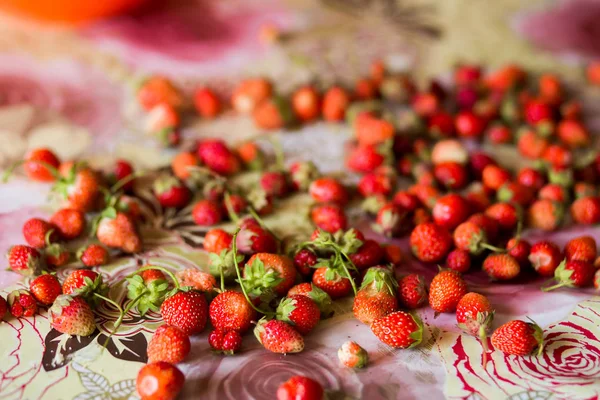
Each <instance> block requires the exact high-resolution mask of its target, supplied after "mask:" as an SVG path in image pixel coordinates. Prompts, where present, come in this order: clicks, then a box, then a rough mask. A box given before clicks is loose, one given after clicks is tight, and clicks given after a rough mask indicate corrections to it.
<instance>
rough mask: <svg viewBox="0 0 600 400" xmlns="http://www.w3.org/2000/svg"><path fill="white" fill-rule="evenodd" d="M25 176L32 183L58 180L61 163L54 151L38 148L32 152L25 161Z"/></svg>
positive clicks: (26, 156)
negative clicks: (57, 172) (57, 171)
mask: <svg viewBox="0 0 600 400" xmlns="http://www.w3.org/2000/svg"><path fill="white" fill-rule="evenodd" d="M23 162H24V165H23V169H24V170H25V174H26V175H27V177H28V178H29V179H31V180H32V181H38V182H53V181H55V180H56V169H58V166H59V165H60V161H59V159H58V157H57V156H56V154H54V152H52V150H49V149H46V148H43V147H42V148H37V149H33V150H31V151H30V152H29V153H27V155H25V159H24V160H23Z"/></svg>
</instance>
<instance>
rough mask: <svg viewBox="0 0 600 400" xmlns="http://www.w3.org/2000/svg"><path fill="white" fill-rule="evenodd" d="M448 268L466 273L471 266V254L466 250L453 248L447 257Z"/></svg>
mask: <svg viewBox="0 0 600 400" xmlns="http://www.w3.org/2000/svg"><path fill="white" fill-rule="evenodd" d="M446 268H449V269H451V270H453V271H456V272H459V273H461V274H464V273H465V272H467V271H468V270H469V269H470V268H471V254H470V253H469V252H468V251H466V250H461V249H454V250H452V251H451V252H450V253H448V257H446Z"/></svg>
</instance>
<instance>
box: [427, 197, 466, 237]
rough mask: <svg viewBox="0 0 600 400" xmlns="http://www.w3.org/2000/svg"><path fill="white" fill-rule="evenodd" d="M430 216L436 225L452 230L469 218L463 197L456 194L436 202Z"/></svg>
mask: <svg viewBox="0 0 600 400" xmlns="http://www.w3.org/2000/svg"><path fill="white" fill-rule="evenodd" d="M432 214H433V220H434V222H435V223H436V224H438V225H439V226H441V227H444V228H446V229H448V230H453V229H454V228H456V227H457V226H458V225H459V224H460V223H462V222H464V221H465V220H466V219H467V218H468V217H469V214H470V207H469V203H468V202H467V201H466V200H465V199H464V197H462V196H460V195H458V194H448V195H445V196H442V197H440V198H439V199H438V200H437V201H436V203H435V206H434V207H433V212H432Z"/></svg>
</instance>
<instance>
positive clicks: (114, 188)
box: [110, 172, 144, 193]
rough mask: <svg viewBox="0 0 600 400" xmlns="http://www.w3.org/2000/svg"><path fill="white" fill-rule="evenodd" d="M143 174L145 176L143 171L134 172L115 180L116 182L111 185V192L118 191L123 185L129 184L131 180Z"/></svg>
mask: <svg viewBox="0 0 600 400" xmlns="http://www.w3.org/2000/svg"><path fill="white" fill-rule="evenodd" d="M142 176H144V174H143V173H141V172H134V173H133V174H130V175H127V176H126V177H124V178H122V179H120V180H118V181H117V182H115V184H114V185H112V186H111V188H110V192H111V193H116V192H117V190H119V189H121V188H122V187H123V186H125V185H127V184H128V183H129V182H131V181H132V180H134V179H135V178H141V177H142Z"/></svg>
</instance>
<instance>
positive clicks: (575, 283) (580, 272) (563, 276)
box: [542, 260, 596, 292]
mask: <svg viewBox="0 0 600 400" xmlns="http://www.w3.org/2000/svg"><path fill="white" fill-rule="evenodd" d="M595 272H596V268H595V267H594V264H592V263H589V262H585V261H578V260H564V261H563V262H561V263H560V265H559V266H558V268H556V270H555V271H554V280H555V281H556V284H554V285H552V286H549V287H548V286H546V287H543V288H542V291H544V292H549V291H551V290H554V289H558V288H560V287H563V286H565V287H571V288H572V287H577V288H582V287H587V286H591V285H592V284H593V282H594V274H595Z"/></svg>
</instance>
